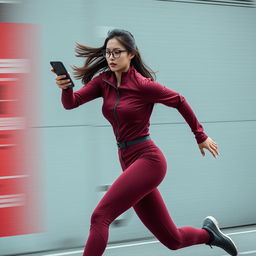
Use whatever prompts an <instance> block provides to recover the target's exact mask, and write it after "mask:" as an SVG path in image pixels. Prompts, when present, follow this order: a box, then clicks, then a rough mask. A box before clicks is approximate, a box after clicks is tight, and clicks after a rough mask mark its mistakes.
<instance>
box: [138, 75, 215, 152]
mask: <svg viewBox="0 0 256 256" xmlns="http://www.w3.org/2000/svg"><path fill="white" fill-rule="evenodd" d="M142 87H143V98H144V99H145V100H146V101H147V102H151V103H162V104H164V105H166V106H169V107H173V108H176V109H177V110H178V111H179V113H180V114H181V115H182V116H183V118H184V119H185V120H186V122H187V123H188V125H189V126H190V128H191V130H192V132H193V133H194V135H195V138H196V140H197V143H198V146H199V148H200V150H201V153H202V155H205V153H204V151H203V148H206V149H208V150H209V151H210V152H211V153H212V154H213V156H214V157H215V156H216V155H217V154H218V151H217V144H216V143H215V142H214V141H213V140H212V139H211V138H209V137H208V136H207V135H206V134H205V133H204V128H203V126H202V125H201V124H200V123H199V121H198V120H197V117H196V115H195V113H194V111H193V110H192V108H191V107H190V105H189V104H188V102H187V101H186V99H185V98H184V97H183V96H182V95H180V94H179V93H177V92H175V91H173V90H171V89H169V88H167V87H165V86H163V85H161V84H159V83H158V82H155V81H152V80H150V79H145V80H144V82H143V83H142Z"/></svg>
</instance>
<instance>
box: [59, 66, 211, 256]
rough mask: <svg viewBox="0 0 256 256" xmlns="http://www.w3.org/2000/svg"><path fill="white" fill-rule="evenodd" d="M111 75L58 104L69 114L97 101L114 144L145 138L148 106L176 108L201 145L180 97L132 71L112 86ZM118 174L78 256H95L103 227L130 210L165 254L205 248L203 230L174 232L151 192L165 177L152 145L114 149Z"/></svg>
mask: <svg viewBox="0 0 256 256" xmlns="http://www.w3.org/2000/svg"><path fill="white" fill-rule="evenodd" d="M116 84H117V83H116V78H115V74H114V72H112V71H107V72H104V73H101V74H100V75H98V76H97V77H95V78H93V79H92V80H91V81H90V82H89V83H87V84H86V85H85V86H84V87H82V88H81V89H79V90H78V91H76V92H74V93H73V90H72V89H68V90H63V92H62V103H63V105H64V107H65V108H66V109H72V108H76V107H78V106H80V105H81V104H84V103H86V102H88V101H91V100H93V99H96V98H98V97H102V98H103V106H102V112H103V115H104V116H105V118H106V119H107V120H108V121H109V122H110V123H111V125H112V127H113V130H114V133H115V136H116V139H117V141H118V142H126V141H131V140H135V139H138V138H140V137H143V136H147V135H149V119H150V116H151V113H152V110H153V106H154V103H163V104H165V105H166V106H169V107H173V108H176V109H177V110H178V111H179V112H180V113H181V115H182V116H183V117H184V119H185V120H186V122H187V123H188V124H189V126H190V128H191V130H192V132H193V133H194V134H195V138H196V140H197V143H201V142H203V141H204V140H206V139H207V135H206V134H205V133H204V130H203V127H202V126H201V125H200V123H199V122H198V120H197V118H196V116H195V114H194V113H193V110H192V109H191V107H190V106H189V105H188V103H187V102H186V100H185V98H184V97H182V96H181V95H180V94H178V93H176V92H174V91H172V90H170V89H168V88H166V87H164V86H162V85H161V84H159V83H157V82H155V81H152V80H151V79H149V78H145V77H143V76H142V75H141V74H140V73H138V72H137V71H136V69H135V68H134V67H132V66H131V67H130V68H129V70H128V71H127V72H125V73H122V79H121V84H120V86H119V87H117V86H116ZM118 153H119V160H120V163H121V166H122V169H123V173H122V174H121V175H120V176H119V178H118V179H117V180H116V181H115V182H114V183H113V184H112V186H111V187H110V189H109V190H108V191H107V192H106V194H105V195H104V197H103V198H102V199H101V201H100V202H99V204H98V206H97V207H96V209H95V210H94V212H93V214H92V217H91V228H90V234H89V237H88V240H87V243H86V246H85V250H84V254H83V255H84V256H100V255H102V254H103V252H104V250H105V248H106V245H107V241H108V232H109V225H110V224H111V222H112V221H113V220H114V219H115V218H117V217H118V216H119V215H121V214H122V213H123V212H124V211H126V210H127V209H129V208H130V207H133V208H134V210H135V212H136V213H137V215H138V216H139V218H140V219H141V221H142V222H143V223H144V224H145V226H146V227H147V228H148V229H149V230H150V231H151V232H152V233H153V234H154V235H155V237H156V238H157V239H158V240H159V241H160V242H161V243H163V244H164V245H165V246H167V247H168V248H170V249H179V248H182V247H186V246H190V245H194V244H202V243H207V242H208V240H209V234H208V232H207V231H206V230H204V229H195V228H192V227H183V228H176V226H175V224H174V223H173V221H172V219H171V217H170V216H169V214H168V210H167V209H166V206H165V204H164V202H163V199H162V197H161V195H160V193H159V191H158V189H157V186H158V185H159V184H160V183H161V181H162V180H163V178H164V176H165V174H166V159H165V157H164V155H163V154H162V152H161V150H160V149H159V148H158V147H157V146H156V145H155V144H154V142H153V141H152V140H148V141H144V142H141V143H139V144H136V145H132V146H129V147H127V148H119V149H118Z"/></svg>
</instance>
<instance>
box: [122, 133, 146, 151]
mask: <svg viewBox="0 0 256 256" xmlns="http://www.w3.org/2000/svg"><path fill="white" fill-rule="evenodd" d="M147 140H151V138H150V136H149V135H148V136H143V137H140V138H138V139H135V140H130V141H125V142H117V146H118V148H127V147H130V146H132V145H136V144H139V143H141V142H144V141H147Z"/></svg>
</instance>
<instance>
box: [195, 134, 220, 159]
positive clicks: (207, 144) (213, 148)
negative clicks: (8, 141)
mask: <svg viewBox="0 0 256 256" xmlns="http://www.w3.org/2000/svg"><path fill="white" fill-rule="evenodd" d="M198 147H199V149H200V151H201V153H202V155H203V156H205V152H204V148H206V149H208V150H209V151H210V152H211V153H212V155H213V156H214V157H215V158H216V157H217V155H219V152H218V145H217V143H216V142H215V141H213V140H212V139H211V138H210V137H208V138H207V139H206V140H205V141H204V142H202V143H200V144H198Z"/></svg>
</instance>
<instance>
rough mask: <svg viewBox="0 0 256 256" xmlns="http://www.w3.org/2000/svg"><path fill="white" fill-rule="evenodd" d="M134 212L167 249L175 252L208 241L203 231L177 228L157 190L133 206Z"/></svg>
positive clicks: (191, 228) (205, 232)
mask: <svg viewBox="0 0 256 256" xmlns="http://www.w3.org/2000/svg"><path fill="white" fill-rule="evenodd" d="M134 210H135V211H136V213H137V215H138V216H139V218H140V219H141V221H142V222H143V223H144V225H145V226H146V227H147V228H148V229H149V230H150V231H151V232H152V233H153V234H154V235H155V237H156V238H157V239H158V240H159V241H160V242H161V243H162V244H164V245H165V246H166V247H168V248H169V249H172V250H177V249H180V248H183V247H186V246H191V245H195V244H203V243H207V242H208V241H209V238H210V237H209V233H208V232H207V231H206V230H204V229H196V228H193V227H183V228H177V227H176V226H175V224H174V223H173V221H172V219H171V217H170V215H169V213H168V210H167V208H166V206H165V203H164V201H163V199H162V196H161V194H160V192H159V191H158V190H157V189H154V190H153V191H152V192H151V193H149V194H147V195H146V196H145V197H144V198H143V199H141V200H140V201H139V202H138V203H137V204H136V205H135V206H134Z"/></svg>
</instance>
